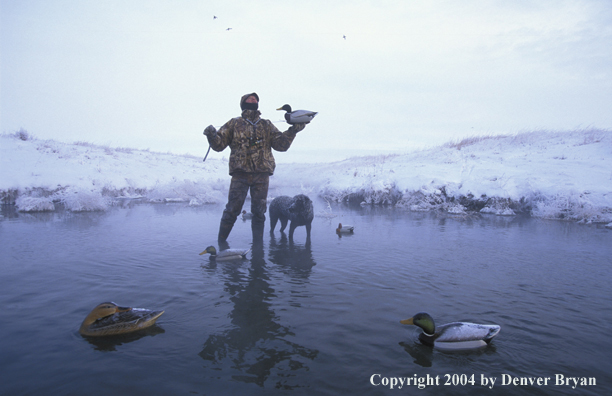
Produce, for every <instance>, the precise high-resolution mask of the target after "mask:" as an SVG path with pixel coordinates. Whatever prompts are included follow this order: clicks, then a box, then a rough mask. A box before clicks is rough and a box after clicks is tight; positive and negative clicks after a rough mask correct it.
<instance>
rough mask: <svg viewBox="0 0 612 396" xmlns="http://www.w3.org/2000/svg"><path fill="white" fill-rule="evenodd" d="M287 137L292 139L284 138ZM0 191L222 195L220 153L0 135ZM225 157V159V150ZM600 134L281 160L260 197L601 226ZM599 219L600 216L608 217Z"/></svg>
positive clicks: (607, 160) (43, 197) (42, 206)
mask: <svg viewBox="0 0 612 396" xmlns="http://www.w3.org/2000/svg"><path fill="white" fill-rule="evenodd" d="M296 144H299V142H296ZM0 154H1V157H2V159H1V163H2V172H1V174H0V198H1V199H2V204H3V205H16V207H17V209H18V210H19V211H22V212H33V211H54V210H56V206H57V205H61V206H62V207H63V208H65V209H67V210H71V211H97V210H106V209H107V208H109V207H110V206H112V205H114V204H116V203H117V201H118V200H125V199H134V198H138V199H141V200H144V201H147V202H188V203H189V204H190V205H204V204H213V203H214V204H217V203H224V202H225V200H226V196H227V188H228V187H229V175H228V174H227V170H228V164H227V160H226V159H225V157H224V158H222V159H216V158H209V159H207V160H206V162H202V159H201V158H199V157H194V156H190V155H174V154H164V153H156V152H151V151H148V150H139V149H129V148H110V147H105V146H96V145H93V144H89V143H84V142H76V143H73V144H67V143H60V142H57V141H53V140H38V139H36V138H33V137H32V136H30V135H29V134H28V133H27V132H25V131H20V132H17V133H15V134H5V135H2V136H0ZM224 154H225V155H229V150H227V153H226V152H224ZM610 164H612V131H609V130H601V129H586V130H579V131H570V132H547V131H535V132H528V133H521V134H517V135H514V136H490V137H474V138H468V139H464V140H463V141H460V142H451V143H447V144H445V145H443V146H439V147H434V148H430V149H424V150H417V151H413V152H408V153H405V154H390V155H378V156H370V157H354V158H349V159H346V160H343V161H337V162H330V163H314V164H313V163H309V164H304V163H301V164H300V163H282V164H279V165H277V169H276V172H275V174H274V176H273V177H272V178H271V179H270V180H271V181H270V197H273V196H275V195H281V194H288V195H291V194H294V193H297V192H303V193H306V194H311V195H312V194H313V195H317V196H319V197H321V198H323V199H325V200H328V201H333V202H350V203H355V204H362V205H393V206H394V207H396V208H404V209H406V210H410V211H443V212H446V213H449V214H452V215H462V214H469V213H487V214H495V215H501V216H512V215H516V214H528V215H530V216H534V217H539V218H545V219H558V220H571V221H578V222H583V223H611V222H612V167H611V166H610ZM608 225H609V224H608Z"/></svg>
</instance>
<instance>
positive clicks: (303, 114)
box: [276, 104, 318, 124]
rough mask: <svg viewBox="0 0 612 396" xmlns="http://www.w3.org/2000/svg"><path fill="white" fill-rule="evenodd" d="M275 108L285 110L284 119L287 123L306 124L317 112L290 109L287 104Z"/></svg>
mask: <svg viewBox="0 0 612 396" xmlns="http://www.w3.org/2000/svg"><path fill="white" fill-rule="evenodd" d="M276 110H285V111H286V113H285V121H287V123H288V124H308V123H309V122H310V121H312V119H313V118H314V117H315V116H316V115H317V114H318V113H317V112H316V111H309V110H295V111H291V106H289V105H288V104H286V105H284V106H283V107H279V108H278V109H276Z"/></svg>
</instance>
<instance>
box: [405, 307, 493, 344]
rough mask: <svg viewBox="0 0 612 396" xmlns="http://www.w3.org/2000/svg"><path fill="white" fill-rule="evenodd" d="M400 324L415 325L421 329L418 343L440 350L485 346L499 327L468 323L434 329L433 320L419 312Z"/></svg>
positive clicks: (455, 323)
mask: <svg viewBox="0 0 612 396" xmlns="http://www.w3.org/2000/svg"><path fill="white" fill-rule="evenodd" d="M400 323H402V324H407V325H415V326H418V327H420V328H421V329H423V332H422V333H421V334H419V341H421V343H423V344H425V345H429V346H435V347H436V348H440V349H472V348H480V347H483V346H486V345H487V344H489V343H490V342H491V340H492V339H493V337H495V336H496V335H497V334H498V333H499V331H500V330H501V327H500V326H498V325H484V324H476V323H468V322H453V323H448V324H444V325H441V326H438V327H436V325H435V323H434V320H433V318H432V317H431V316H430V315H429V314H427V313H425V312H420V313H418V314H416V315H414V316H413V317H412V318H409V319H405V320H401V321H400Z"/></svg>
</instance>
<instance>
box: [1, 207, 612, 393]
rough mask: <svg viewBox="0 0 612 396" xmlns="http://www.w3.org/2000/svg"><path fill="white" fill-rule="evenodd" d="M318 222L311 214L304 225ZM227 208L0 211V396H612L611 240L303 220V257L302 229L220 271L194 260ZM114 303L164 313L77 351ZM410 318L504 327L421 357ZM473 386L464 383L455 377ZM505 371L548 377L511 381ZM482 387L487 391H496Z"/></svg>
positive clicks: (390, 220) (470, 222)
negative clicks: (95, 312)
mask: <svg viewBox="0 0 612 396" xmlns="http://www.w3.org/2000/svg"><path fill="white" fill-rule="evenodd" d="M325 208H326V204H325V203H321V202H316V203H315V212H316V213H321V212H322V211H323V210H324V209H325ZM221 210H222V207H220V206H206V207H200V208H191V207H187V206H184V205H180V204H173V205H135V206H133V207H131V208H114V209H112V210H110V211H109V212H107V213H84V214H74V213H53V214H18V215H16V214H14V213H9V212H8V211H6V210H5V211H4V212H3V214H4V217H3V218H1V219H0V239H1V241H2V243H1V244H0V256H1V257H2V264H1V273H0V303H1V304H2V307H3V309H2V310H0V323H1V325H0V349H1V351H2V354H1V355H0V372H1V373H2V377H3V379H2V381H1V382H0V394H7V395H17V394H93V395H98V394H99V395H106V394H173V395H176V394H191V395H217V394H268V393H276V392H274V391H275V390H285V391H289V393H292V394H329V395H335V394H390V393H395V394H397V393H398V392H399V393H405V392H416V391H418V392H419V394H425V395H433V394H470V395H471V394H483V395H484V394H486V395H491V394H495V395H497V394H504V395H505V394H507V395H510V394H512V395H516V394H525V395H544V394H553V393H554V394H567V395H575V394H580V395H585V394H586V395H601V394H606V393H609V391H610V390H611V389H612V374H611V373H612V360H611V359H610V355H611V352H612V336H611V335H610V331H609V328H610V324H611V323H612V293H611V292H610V284H611V283H612V268H611V265H610V264H612V231H610V230H606V229H604V228H599V227H595V226H584V225H576V224H572V223H564V222H546V221H540V220H535V219H529V218H501V217H483V218H439V217H437V216H436V215H434V214H419V213H404V212H401V211H396V210H393V209H386V208H369V207H366V208H360V207H358V208H349V207H342V206H335V207H333V208H332V213H333V214H334V215H335V216H336V217H334V218H327V217H323V216H317V217H315V220H314V221H313V228H312V239H311V241H310V243H306V236H305V229H304V227H299V228H298V229H297V230H296V232H295V240H294V241H293V243H290V242H289V241H287V238H286V237H281V234H280V233H279V231H278V226H277V230H276V232H275V233H274V236H271V235H270V234H269V233H268V231H267V230H266V232H265V234H264V245H263V249H255V250H254V251H252V252H251V253H249V255H248V259H247V260H244V261H241V262H230V263H218V264H215V263H214V262H211V261H210V260H209V259H208V258H207V256H199V255H198V253H199V252H200V251H202V250H203V249H204V248H205V247H206V246H207V245H209V244H216V234H217V229H218V223H219V219H220V215H221ZM338 222H342V223H345V224H353V225H355V227H356V231H355V234H354V235H351V236H344V237H342V238H338V236H337V235H336V234H335V232H334V229H335V227H336V226H337V224H338ZM266 225H268V224H266ZM229 242H230V246H231V247H232V248H238V247H250V245H251V242H252V236H251V230H250V223H249V222H243V221H242V220H238V222H237V223H236V226H235V228H234V231H233V232H232V234H231V236H230V239H229ZM107 300H111V301H115V302H117V303H119V304H120V305H130V306H134V307H144V308H149V309H164V310H165V311H166V312H165V313H164V315H162V316H161V318H160V319H159V320H158V323H157V325H156V326H154V327H153V328H151V329H149V330H147V331H144V332H141V333H134V335H132V336H124V337H118V338H111V339H103V340H91V339H86V338H83V337H81V336H80V335H79V334H78V327H79V325H80V322H81V321H82V320H83V318H84V317H85V316H86V315H87V313H89V311H90V310H91V309H92V308H93V307H94V306H95V305H97V304H98V303H100V302H102V301H107ZM419 311H427V312H429V313H430V314H432V316H434V318H435V319H436V321H437V323H439V324H442V323H446V322H451V321H471V322H477V323H496V324H499V325H501V327H502V330H501V332H500V334H499V335H498V336H497V337H496V338H495V339H494V341H493V342H492V343H491V345H489V346H488V347H486V348H482V349H479V350H476V351H467V352H452V353H449V352H442V351H438V350H435V349H434V350H432V349H430V348H428V347H425V346H423V345H420V344H419V342H418V339H417V337H418V332H419V330H418V329H417V328H416V327H414V326H405V325H401V324H400V323H399V320H400V319H405V318H408V317H410V316H412V315H413V314H415V313H417V312H419ZM556 374H562V375H564V376H565V377H588V378H595V381H596V385H591V386H580V385H579V386H578V387H577V388H576V389H572V387H573V383H571V384H570V385H555V379H556V378H555V375H556ZM373 375H374V377H372V376H373ZM427 375H429V377H430V378H434V379H435V378H436V377H438V379H439V382H438V384H435V383H434V384H431V383H430V385H428V386H426V387H425V388H424V389H422V390H418V388H417V386H415V385H409V386H404V387H403V388H402V389H401V390H398V389H397V387H399V385H397V386H396V387H395V388H394V389H393V390H390V386H389V384H387V381H389V383H390V382H391V381H392V378H393V377H404V378H405V377H409V378H411V379H414V378H421V377H425V378H426V377H427ZM472 375H474V377H473V378H474V383H469V381H468V382H466V380H470V379H471V378H472V377H471V376H472ZM508 376H512V377H545V378H547V377H550V378H551V379H550V380H549V382H548V384H547V385H541V386H538V385H537V384H536V385H503V384H502V381H504V380H506V381H507V379H508V378H509V377H508ZM483 377H487V378H494V379H495V380H496V382H495V384H494V386H493V388H492V389H491V388H489V387H487V386H483V385H484V381H483ZM372 382H374V383H375V384H376V383H379V384H380V385H377V386H375V385H372ZM447 382H448V383H449V385H445V383H447ZM453 382H454V384H453ZM462 382H463V383H464V385H462V384H461V383H462ZM385 384H387V386H385ZM488 385H489V386H490V385H491V384H490V383H489V384H488Z"/></svg>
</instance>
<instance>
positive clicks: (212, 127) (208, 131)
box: [204, 125, 217, 137]
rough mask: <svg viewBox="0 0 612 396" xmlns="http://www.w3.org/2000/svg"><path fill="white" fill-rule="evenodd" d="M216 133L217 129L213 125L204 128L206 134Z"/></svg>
mask: <svg viewBox="0 0 612 396" xmlns="http://www.w3.org/2000/svg"><path fill="white" fill-rule="evenodd" d="M216 134H217V130H216V129H215V127H214V126H212V125H209V126H207V127H206V129H204V135H206V136H210V137H213V136H215V135H216Z"/></svg>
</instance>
